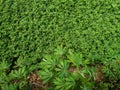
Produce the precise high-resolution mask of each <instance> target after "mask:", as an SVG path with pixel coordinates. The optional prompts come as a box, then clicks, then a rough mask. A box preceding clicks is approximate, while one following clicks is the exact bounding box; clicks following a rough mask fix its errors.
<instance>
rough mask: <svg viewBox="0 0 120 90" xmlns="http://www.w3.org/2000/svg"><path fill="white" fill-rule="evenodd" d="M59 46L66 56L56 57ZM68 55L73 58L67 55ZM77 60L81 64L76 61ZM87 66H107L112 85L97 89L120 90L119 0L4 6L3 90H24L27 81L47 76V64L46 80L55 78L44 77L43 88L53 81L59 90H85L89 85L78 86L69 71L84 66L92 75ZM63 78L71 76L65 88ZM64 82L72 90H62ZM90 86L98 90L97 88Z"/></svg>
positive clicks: (6, 1) (2, 0)
mask: <svg viewBox="0 0 120 90" xmlns="http://www.w3.org/2000/svg"><path fill="white" fill-rule="evenodd" d="M59 45H60V46H61V45H62V46H63V47H64V49H65V51H66V53H67V54H66V53H65V56H64V55H63V52H62V49H61V48H58V50H59V52H58V51H55V52H54V50H55V49H56V48H57V46H59ZM69 49H72V50H73V51H74V52H72V53H70V52H69V53H68V51H69ZM54 53H55V54H54ZM79 53H80V55H82V56H80V57H79ZM47 55H48V56H47ZM57 55H60V56H62V55H63V56H64V58H63V57H57ZM69 55H70V56H69ZM74 55H75V56H76V57H77V59H75V60H77V61H71V58H74ZM46 56H47V57H46ZM81 57H82V59H80V58H81ZM43 58H45V60H44V61H42V62H41V60H42V59H43ZM60 58H61V59H62V60H61V59H60ZM64 59H65V60H64ZM66 59H67V60H66ZM49 60H50V62H49ZM73 60H74V59H73ZM78 60H82V61H78ZM68 61H70V62H68ZM86 61H88V62H89V65H91V66H97V65H99V64H102V66H103V67H102V69H103V70H102V71H103V73H104V74H105V77H106V78H107V79H108V80H107V81H105V82H107V84H105V83H101V84H99V85H97V86H98V87H102V86H104V88H105V87H106V88H107V86H109V85H110V84H111V88H112V86H113V87H114V86H115V87H117V88H118V87H120V86H119V84H117V83H118V81H119V80H120V67H119V66H120V0H114V1H113V0H0V88H2V89H3V90H10V88H11V90H15V89H13V88H19V89H21V88H22V87H24V86H25V85H26V84H27V83H26V80H27V78H26V77H27V75H28V74H30V73H31V72H32V71H34V70H35V69H38V68H42V69H43V70H44V66H43V67H41V66H42V65H41V63H44V64H45V65H46V67H45V70H47V71H45V72H43V76H44V74H46V72H48V73H50V74H49V75H50V76H49V77H47V78H46V77H45V78H44V77H43V80H45V81H44V82H48V81H49V80H50V81H51V78H53V76H54V77H55V78H54V79H53V80H52V82H54V83H53V87H56V88H57V89H59V88H63V89H69V88H70V89H71V88H72V89H74V88H78V87H79V86H77V85H78V84H81V86H80V87H79V88H81V89H83V88H84V87H85V86H84V85H85V84H84V83H83V82H87V81H88V80H89V79H88V80H86V79H85V81H84V80H82V77H78V78H79V80H80V81H78V84H76V80H77V79H76V78H74V76H73V75H72V73H69V72H68V71H66V70H67V69H68V68H69V66H70V63H72V64H73V66H76V67H78V68H77V70H78V71H81V70H79V68H80V67H79V66H77V65H76V64H79V65H81V64H82V65H81V66H82V67H87V68H88V69H89V70H90V72H89V73H88V72H87V73H88V75H89V74H90V73H91V72H92V71H91V70H92V69H90V67H88V66H89V65H88V64H86V63H87V62H86ZM45 62H46V63H45ZM51 62H56V63H58V64H57V67H51V66H49V64H50V63H51ZM81 62H82V63H81ZM75 63H76V64H75ZM55 65H56V64H55V63H53V66H55ZM87 65H88V66H87ZM64 66H65V67H64ZM63 67H64V68H63ZM49 68H50V69H49ZM64 69H65V71H64ZM61 70H63V71H61ZM89 70H87V71H89ZM40 72H41V71H40ZM67 72H68V73H69V74H67ZM61 73H62V74H61ZM39 74H42V73H39ZM55 74H56V75H57V74H58V76H59V75H61V76H59V77H57V76H56V75H55ZM64 74H65V75H66V74H67V75H68V78H65V81H66V82H65V81H64V80H63V79H60V78H61V77H63V76H64ZM78 74H80V73H78ZM79 76H80V75H79ZM93 76H94V75H93ZM93 76H89V77H90V78H91V77H93ZM76 77H77V76H76ZM93 78H94V77H93ZM61 80H63V81H61ZM90 80H91V79H90ZM56 81H58V82H56ZM67 81H68V82H67ZM11 82H12V83H11ZM16 82H17V83H16ZM59 82H61V83H63V82H65V85H67V86H68V87H67V88H65V87H64V86H63V87H62V86H61V85H58V84H60V83H59ZM79 82H80V83H79ZM81 82H82V83H81ZM13 83H14V84H13ZM20 83H21V84H20ZM70 83H73V84H72V86H71V85H70ZM51 84H52V83H50V85H51ZM88 84H89V85H88V86H90V85H91V86H93V87H94V84H95V83H92V82H91V83H89V82H88ZM85 90H86V89H85ZM97 90H98V89H97ZM106 90H107V89H106Z"/></svg>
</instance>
